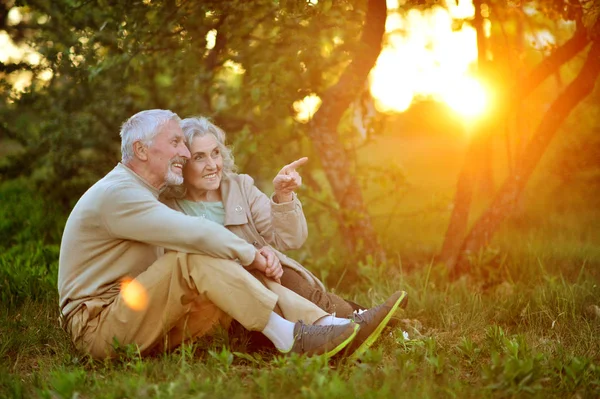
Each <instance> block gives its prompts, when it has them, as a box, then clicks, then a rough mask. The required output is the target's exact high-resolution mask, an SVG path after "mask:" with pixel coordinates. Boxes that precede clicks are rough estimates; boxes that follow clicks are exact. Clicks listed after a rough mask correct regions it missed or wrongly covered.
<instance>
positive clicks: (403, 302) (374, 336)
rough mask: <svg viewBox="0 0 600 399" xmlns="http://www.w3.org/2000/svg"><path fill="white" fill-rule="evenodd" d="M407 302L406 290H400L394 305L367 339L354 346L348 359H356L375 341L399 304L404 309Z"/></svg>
mask: <svg viewBox="0 0 600 399" xmlns="http://www.w3.org/2000/svg"><path fill="white" fill-rule="evenodd" d="M407 304H408V293H406V291H402V294H401V295H400V296H399V297H398V299H396V302H394V305H392V307H391V308H390V311H389V312H388V313H387V314H386V315H385V317H384V318H383V320H381V322H380V323H379V325H378V326H377V328H376V329H375V330H373V332H372V333H371V335H369V336H368V337H367V339H365V341H364V342H363V343H362V344H360V346H359V347H358V348H356V350H355V351H354V353H352V354H351V355H350V356H349V357H348V359H350V360H351V361H354V360H357V359H358V358H359V357H361V356H362V354H363V353H365V352H366V350H367V349H368V348H369V347H370V346H371V345H373V344H374V343H375V341H377V338H379V336H380V335H381V332H382V331H383V329H384V328H385V326H387V324H388V323H389V322H390V320H391V319H392V316H393V315H394V313H395V312H396V310H398V308H399V307H400V305H402V308H403V309H404V308H405V307H406V305H407Z"/></svg>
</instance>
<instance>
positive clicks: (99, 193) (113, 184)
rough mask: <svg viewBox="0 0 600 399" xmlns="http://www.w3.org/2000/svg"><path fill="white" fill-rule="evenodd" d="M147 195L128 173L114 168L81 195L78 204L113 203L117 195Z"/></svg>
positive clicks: (145, 190) (146, 190)
mask: <svg viewBox="0 0 600 399" xmlns="http://www.w3.org/2000/svg"><path fill="white" fill-rule="evenodd" d="M136 192H139V193H146V192H147V193H148V195H152V194H151V193H150V191H149V190H148V189H147V188H145V187H144V186H143V184H141V183H140V182H139V181H137V180H136V179H135V178H134V177H133V176H131V174H130V173H127V171H125V170H123V169H122V167H121V168H120V167H119V166H116V167H115V168H114V169H113V170H111V171H110V172H108V173H107V174H106V175H105V176H104V177H103V178H101V179H100V180H98V181H97V182H96V183H94V184H93V185H92V186H91V187H90V188H89V189H88V190H87V191H86V192H85V194H83V196H82V197H81V199H80V200H79V202H94V203H96V204H98V203H101V202H103V201H104V200H105V199H107V198H108V199H109V200H111V201H113V200H114V199H115V197H116V195H117V194H127V195H134V193H136Z"/></svg>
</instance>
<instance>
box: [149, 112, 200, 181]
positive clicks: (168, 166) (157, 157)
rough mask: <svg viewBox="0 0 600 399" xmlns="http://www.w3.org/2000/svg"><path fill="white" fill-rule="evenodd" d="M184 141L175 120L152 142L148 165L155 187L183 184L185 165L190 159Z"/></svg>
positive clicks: (166, 124)
mask: <svg viewBox="0 0 600 399" xmlns="http://www.w3.org/2000/svg"><path fill="white" fill-rule="evenodd" d="M184 140H185V139H184V136H183V131H182V130H181V128H180V127H179V123H177V122H176V121H173V120H170V121H168V122H167V123H165V124H164V125H163V127H162V129H161V131H160V133H158V134H157V135H156V136H155V137H154V140H152V145H151V146H150V147H148V163H149V164H148V165H149V168H150V173H151V175H152V180H151V183H152V184H153V185H154V186H155V187H157V188H159V187H161V186H163V185H164V184H167V185H179V184H182V183H183V165H184V164H185V162H186V161H187V160H188V159H189V158H190V152H189V150H188V149H187V147H186V146H185V142H184Z"/></svg>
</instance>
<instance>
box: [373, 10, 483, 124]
mask: <svg viewBox="0 0 600 399" xmlns="http://www.w3.org/2000/svg"><path fill="white" fill-rule="evenodd" d="M445 5H446V6H445V7H442V6H434V7H432V8H430V9H426V10H418V9H410V10H408V11H407V12H403V13H400V12H399V11H398V10H397V8H398V3H397V2H394V1H388V8H389V9H390V11H389V15H388V21H387V24H386V31H387V43H386V45H384V49H383V50H382V52H381V55H380V56H379V59H378V60H377V64H376V65H375V68H374V69H373V71H372V72H371V77H370V78H371V93H372V95H373V97H374V98H375V101H376V106H377V109H378V110H379V111H382V112H402V111H405V110H406V109H408V107H410V105H411V104H412V103H413V101H415V100H425V99H433V100H437V101H442V102H445V103H446V104H448V106H449V107H450V108H452V109H453V110H454V111H455V112H456V113H457V114H459V115H461V116H462V117H464V118H467V119H470V118H474V117H477V116H478V115H480V114H481V113H482V112H484V111H485V109H486V106H487V104H488V94H487V93H486V90H485V89H484V87H483V86H482V85H481V84H480V83H479V81H478V80H477V79H476V78H475V74H474V72H475V68H476V66H477V65H476V63H477V34H476V32H475V29H474V28H473V27H472V26H470V25H468V24H466V23H461V22H460V19H462V18H470V17H472V16H473V14H474V9H473V5H472V3H471V1H469V0H466V1H465V0H461V1H459V2H458V5H456V3H455V2H454V1H450V2H446V4H445Z"/></svg>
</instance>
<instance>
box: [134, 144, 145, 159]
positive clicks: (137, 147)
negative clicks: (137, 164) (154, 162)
mask: <svg viewBox="0 0 600 399" xmlns="http://www.w3.org/2000/svg"><path fill="white" fill-rule="evenodd" d="M133 153H134V154H135V157H136V158H138V159H139V160H140V161H147V160H148V147H147V146H146V145H145V144H144V143H142V142H141V141H136V142H134V143H133Z"/></svg>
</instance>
